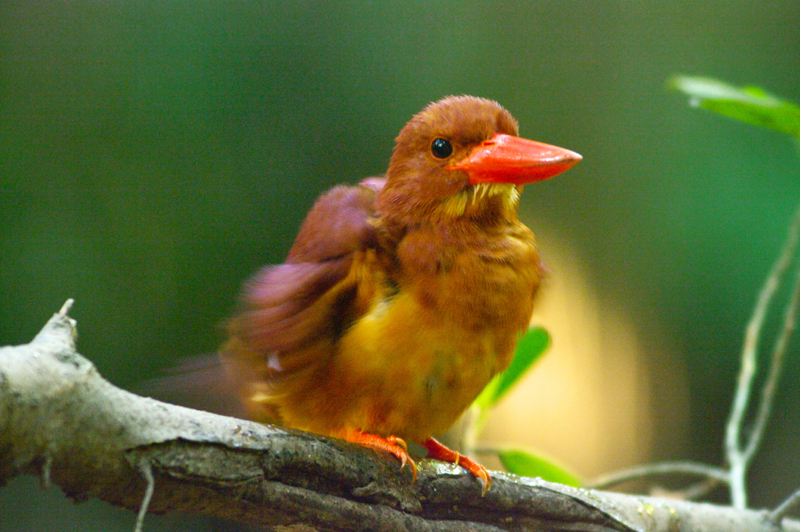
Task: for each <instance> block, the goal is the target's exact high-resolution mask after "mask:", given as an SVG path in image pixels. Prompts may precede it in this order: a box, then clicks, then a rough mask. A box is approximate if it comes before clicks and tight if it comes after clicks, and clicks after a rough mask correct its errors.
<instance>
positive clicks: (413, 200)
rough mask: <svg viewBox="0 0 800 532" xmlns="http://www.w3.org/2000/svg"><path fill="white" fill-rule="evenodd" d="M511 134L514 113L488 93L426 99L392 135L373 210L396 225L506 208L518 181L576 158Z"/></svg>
mask: <svg viewBox="0 0 800 532" xmlns="http://www.w3.org/2000/svg"><path fill="white" fill-rule="evenodd" d="M517 135H518V126H517V121H516V120H515V119H514V117H512V116H511V114H510V113H509V112H508V111H506V110H505V109H503V108H502V107H501V106H500V105H499V104H497V103H496V102H493V101H491V100H487V99H484V98H475V97H472V96H449V97H447V98H444V99H442V100H440V101H438V102H435V103H432V104H430V105H428V106H427V107H426V108H425V109H423V110H422V111H421V112H420V113H419V114H417V115H416V116H414V117H413V118H412V119H411V120H410V121H409V122H408V124H406V126H405V127H404V128H403V129H402V131H400V134H399V135H398V136H397V139H396V145H395V148H394V153H393V154H392V159H391V162H390V163H389V170H388V172H387V174H386V178H387V181H386V186H385V187H384V188H383V190H382V191H381V193H380V194H379V195H378V199H377V202H376V206H377V210H378V212H379V213H380V214H381V215H382V216H383V217H384V219H387V221H388V220H389V219H391V220H392V221H394V222H396V223H400V224H402V225H406V224H409V223H414V222H418V221H422V220H425V219H427V220H430V221H443V220H446V219H452V218H459V217H468V218H487V217H488V218H491V217H493V216H494V215H499V216H501V217H502V216H505V215H510V214H511V213H513V212H514V210H515V207H516V204H517V200H518V197H519V192H520V190H521V186H522V185H524V184H526V183H531V182H534V181H541V180H543V179H547V178H549V177H553V176H555V175H557V174H559V173H561V172H564V171H565V170H567V169H569V168H570V167H571V166H573V165H574V164H575V163H577V162H578V161H580V159H581V156H580V155H578V154H577V153H574V152H571V151H569V150H565V149H563V148H558V147H556V146H550V145H548V144H542V143H539V142H533V141H529V140H525V139H522V138H519V137H518V136H517Z"/></svg>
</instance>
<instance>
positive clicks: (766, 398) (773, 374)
mask: <svg viewBox="0 0 800 532" xmlns="http://www.w3.org/2000/svg"><path fill="white" fill-rule="evenodd" d="M798 305H800V268H798V270H797V274H796V276H795V281H794V287H793V288H792V295H791V299H790V300H789V303H788V304H787V305H786V310H785V312H784V317H783V327H782V328H781V330H780V332H779V333H778V338H777V339H776V341H775V346H774V348H773V350H772V360H771V362H770V368H769V374H768V375H767V380H766V381H765V382H764V388H763V389H762V390H761V403H760V404H759V405H758V413H757V414H756V419H755V421H754V422H753V429H752V432H751V433H750V439H749V441H748V442H747V447H745V450H744V453H743V457H744V460H745V461H746V462H749V461H750V460H751V459H752V458H753V455H754V454H755V453H756V451H757V450H758V446H759V444H760V443H761V439H762V437H763V436H764V431H765V428H766V425H767V421H768V420H769V416H770V414H771V413H772V405H773V403H774V399H775V392H777V390H778V382H779V381H780V377H781V371H782V370H783V362H784V360H785V359H786V348H787V347H788V345H789V340H790V339H791V337H792V333H793V332H794V328H795V321H796V317H797V308H798Z"/></svg>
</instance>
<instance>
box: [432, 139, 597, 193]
mask: <svg viewBox="0 0 800 532" xmlns="http://www.w3.org/2000/svg"><path fill="white" fill-rule="evenodd" d="M582 158H583V157H581V156H580V155H578V154H577V153H575V152H574V151H570V150H565V149H564V148H559V147H558V146H551V145H550V144H543V143H541V142H534V141H532V140H526V139H523V138H519V137H515V136H513V135H506V134H503V133H497V134H496V135H494V136H493V137H492V138H490V139H488V140H484V141H483V142H481V143H480V144H478V145H477V146H475V147H474V148H473V149H472V151H471V152H470V153H469V155H467V156H466V157H465V158H464V159H462V160H461V161H459V162H457V163H454V164H450V165H447V168H450V169H451V170H463V171H465V172H466V173H467V174H468V175H469V182H470V184H471V185H472V184H476V183H511V184H514V185H524V184H526V183H533V182H535V181H542V180H544V179H548V178H550V177H553V176H556V175H558V174H560V173H561V172H565V171H567V170H569V169H570V168H571V167H572V166H573V165H575V164H576V163H577V162H578V161H580V160H581V159H582Z"/></svg>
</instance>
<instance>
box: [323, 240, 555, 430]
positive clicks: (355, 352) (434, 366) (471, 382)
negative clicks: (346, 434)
mask: <svg viewBox="0 0 800 532" xmlns="http://www.w3.org/2000/svg"><path fill="white" fill-rule="evenodd" d="M520 227H521V229H517V230H516V231H515V232H514V233H512V234H507V233H500V234H493V235H489V236H491V237H492V238H488V237H487V236H486V235H477V236H472V237H471V238H463V239H461V240H457V239H455V238H453V236H452V235H445V238H442V235H425V234H420V235H411V236H410V237H407V238H406V239H404V240H403V242H402V243H401V244H400V246H398V249H397V254H398V259H399V261H398V262H399V264H400V268H401V271H400V272H398V275H397V283H398V291H397V293H395V294H393V295H392V296H391V297H389V298H387V299H384V300H381V301H380V302H378V303H377V304H376V305H375V306H374V307H373V309H372V310H371V311H370V312H369V313H368V314H367V315H365V316H364V317H363V318H362V319H360V320H359V321H358V322H357V323H355V324H354V325H353V327H352V328H351V329H350V330H349V331H348V332H347V333H346V334H345V335H344V337H343V338H342V339H341V340H340V346H341V351H340V353H341V356H339V357H337V360H336V363H335V365H336V366H337V367H336V368H335V369H334V371H333V373H334V374H338V375H341V376H343V377H344V378H345V379H346V380H348V381H349V385H350V386H352V387H353V389H358V390H359V394H358V397H355V396H354V397H353V400H354V404H353V410H354V411H357V412H359V416H360V419H359V421H358V424H359V425H362V426H363V427H362V428H365V429H367V430H373V431H376V432H379V433H381V432H385V433H392V434H399V435H405V436H408V437H409V438H411V439H414V437H415V436H418V435H416V434H414V430H415V427H424V429H422V430H425V431H427V432H428V434H430V432H431V431H433V432H439V431H444V430H445V429H446V428H447V427H448V426H449V425H450V424H452V423H453V422H454V421H455V419H456V418H457V417H458V415H459V414H460V413H461V412H462V411H463V409H464V408H465V407H466V406H468V405H469V403H470V402H471V401H472V400H473V399H474V398H475V397H476V396H477V394H478V393H480V391H481V390H482V389H483V387H484V386H485V385H486V384H487V383H488V381H489V380H490V379H491V378H492V376H494V375H495V374H496V373H498V372H500V371H502V370H503V369H504V368H505V367H506V366H507V365H508V363H509V361H510V358H511V356H512V354H513V350H514V347H515V346H516V343H517V340H518V338H519V334H520V333H521V331H523V330H524V329H525V328H526V327H527V324H528V321H529V320H530V316H531V312H532V299H533V295H534V292H535V291H536V288H537V286H538V284H539V272H540V266H539V258H538V255H537V253H536V249H535V245H534V243H533V237H532V235H531V234H530V232H529V231H528V230H527V229H526V228H524V227H523V226H520ZM432 236H437V238H432ZM419 436H422V435H421V434H420V435H419Z"/></svg>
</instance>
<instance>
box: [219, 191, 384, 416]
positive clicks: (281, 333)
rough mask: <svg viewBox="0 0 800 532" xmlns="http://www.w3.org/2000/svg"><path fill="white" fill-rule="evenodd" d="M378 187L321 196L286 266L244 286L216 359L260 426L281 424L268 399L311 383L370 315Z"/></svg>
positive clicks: (375, 275)
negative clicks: (344, 337)
mask: <svg viewBox="0 0 800 532" xmlns="http://www.w3.org/2000/svg"><path fill="white" fill-rule="evenodd" d="M381 185H382V181H380V180H376V178H371V179H370V180H368V181H365V182H364V183H362V185H360V186H357V187H344V186H340V187H335V188H333V189H332V190H330V191H329V192H327V193H326V194H325V195H323V196H322V197H320V198H319V199H318V200H317V202H316V203H315V204H314V207H313V208H312V209H311V212H309V214H308V216H307V217H306V220H305V221H304V222H303V225H302V227H301V229H300V233H299V234H298V236H297V239H296V240H295V243H294V245H293V246H292V249H291V250H290V252H289V256H288V258H287V260H286V263H284V264H281V265H279V266H272V267H267V268H264V269H263V270H262V271H261V272H260V273H258V274H257V275H256V276H255V277H254V278H253V279H252V280H251V281H250V282H249V283H248V284H247V285H246V286H245V289H244V293H243V298H242V306H241V310H240V312H239V313H238V314H237V315H236V316H235V317H234V318H232V319H231V320H230V321H229V322H228V332H229V334H230V339H229V340H228V342H227V343H226V344H225V345H223V347H222V349H221V357H222V361H223V365H224V366H225V368H226V371H227V372H228V374H229V376H230V377H231V378H232V380H233V382H235V383H236V384H237V387H238V388H239V390H238V391H239V394H240V396H242V397H243V398H244V399H245V403H246V404H248V405H249V407H250V408H251V410H253V413H254V414H256V415H257V417H259V418H261V419H262V420H267V421H280V419H279V418H280V416H279V415H278V412H277V407H275V406H274V404H272V403H273V400H274V399H275V398H276V397H280V396H281V395H284V394H286V393H289V392H290V391H292V392H297V390H298V389H299V388H302V387H304V386H308V385H312V384H313V381H314V377H315V374H316V371H317V370H318V369H319V368H320V367H321V366H322V365H324V364H325V362H326V361H327V360H328V359H329V358H330V357H331V356H332V355H333V354H334V353H335V344H336V341H337V339H338V338H339V336H340V335H341V333H342V332H343V331H344V330H345V329H346V328H347V327H348V326H349V325H350V324H351V323H352V322H353V321H354V320H355V319H358V317H359V316H361V315H362V314H364V313H365V312H366V311H367V310H368V308H369V305H370V304H371V301H372V299H373V296H374V294H375V291H376V290H377V284H378V281H377V279H379V278H380V273H379V272H378V271H377V268H376V261H375V252H374V245H375V231H374V227H373V225H372V223H371V222H370V218H371V217H372V215H373V210H374V207H373V204H374V201H375V194H376V192H377V190H379V188H380V186H381Z"/></svg>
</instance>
